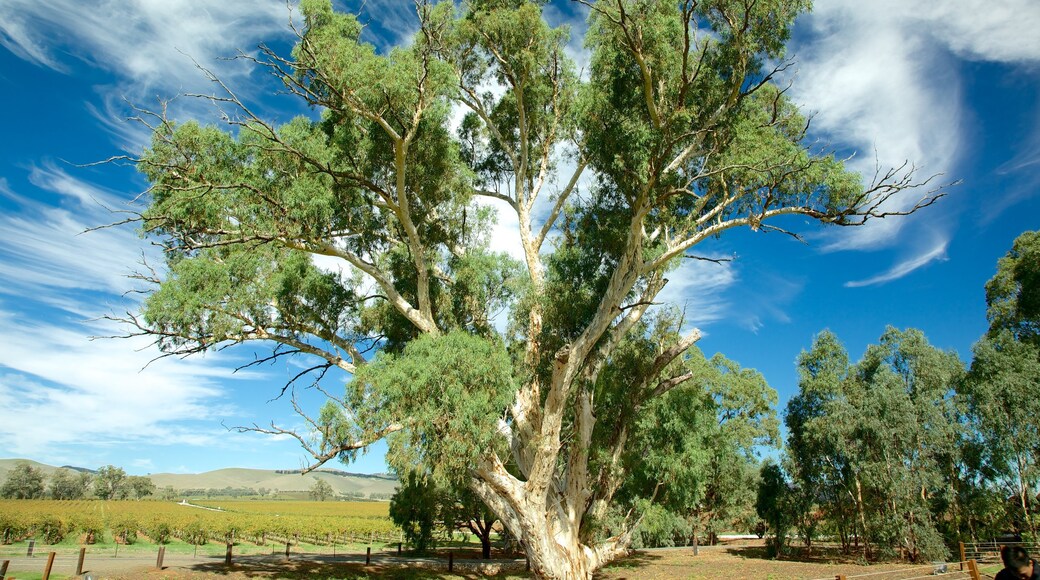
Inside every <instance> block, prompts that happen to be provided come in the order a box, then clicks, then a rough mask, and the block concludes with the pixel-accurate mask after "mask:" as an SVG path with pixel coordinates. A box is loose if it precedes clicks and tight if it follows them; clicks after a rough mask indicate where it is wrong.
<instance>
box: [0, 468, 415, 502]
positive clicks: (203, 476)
mask: <svg viewBox="0 0 1040 580" xmlns="http://www.w3.org/2000/svg"><path fill="white" fill-rule="evenodd" d="M22 462H27V463H29V464H30V465H32V466H33V467H36V468H38V469H40V470H42V471H43V473H44V474H47V475H50V474H51V473H52V472H54V471H55V470H56V469H59V468H58V467H55V466H52V465H46V464H43V463H39V462H36V461H32V460H28V459H0V481H3V480H4V479H6V478H7V472H8V471H10V470H11V469H12V468H14V466H15V465H17V464H18V463H22ZM66 468H67V469H74V470H80V471H90V470H86V469H84V468H81V467H72V466H66ZM148 477H150V478H151V479H152V482H153V483H154V484H155V486H156V487H157V488H160V489H161V488H164V487H166V486H168V485H169V486H172V487H173V488H174V489H176V490H186V489H224V488H228V487H230V488H235V489H243V488H248V489H253V490H257V491H258V490H260V489H261V488H264V489H265V490H269V491H271V492H278V493H282V492H288V493H291V492H306V491H308V490H309V489H310V488H311V487H312V486H313V485H314V482H315V481H316V480H317V479H319V478H320V479H324V480H325V481H327V482H328V483H329V485H331V486H332V489H333V490H335V492H336V493H342V494H349V495H355V494H362V495H363V496H364V497H372V495H373V494H376V497H383V498H386V497H389V495H390V494H392V493H393V492H394V490H395V489H397V479H396V478H394V477H391V476H389V475H365V474H359V473H348V472H345V471H339V470H331V469H330V470H319V471H317V472H313V473H309V474H307V475H300V473H299V471H298V470H277V471H275V470H268V469H243V468H236V467H231V468H226V469H217V470H215V471H207V472H205V473H152V474H149V476H148Z"/></svg>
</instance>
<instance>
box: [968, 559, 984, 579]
mask: <svg viewBox="0 0 1040 580" xmlns="http://www.w3.org/2000/svg"><path fill="white" fill-rule="evenodd" d="M968 575H969V576H971V580H982V579H981V578H979V564H978V562H976V561H975V559H974V558H972V559H971V560H968Z"/></svg>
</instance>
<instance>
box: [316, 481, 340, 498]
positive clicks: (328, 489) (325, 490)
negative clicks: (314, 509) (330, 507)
mask: <svg viewBox="0 0 1040 580" xmlns="http://www.w3.org/2000/svg"><path fill="white" fill-rule="evenodd" d="M334 493H335V491H334V490H333V489H332V486H331V485H329V482H327V481H325V480H324V479H317V480H315V481H314V485H312V486H311V490H310V496H311V499H313V500H315V501H325V500H327V499H329V498H330V497H332V495H333V494H334Z"/></svg>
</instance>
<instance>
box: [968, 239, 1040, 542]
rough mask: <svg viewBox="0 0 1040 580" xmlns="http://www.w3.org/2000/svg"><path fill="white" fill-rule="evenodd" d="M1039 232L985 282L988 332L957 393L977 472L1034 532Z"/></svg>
mask: <svg viewBox="0 0 1040 580" xmlns="http://www.w3.org/2000/svg"><path fill="white" fill-rule="evenodd" d="M1038 295H1040V232H1025V233H1023V234H1022V235H1020V236H1019V237H1018V238H1017V239H1016V240H1015V242H1014V244H1013V246H1012V248H1011V250H1010V251H1009V252H1008V253H1007V255H1006V256H1004V257H1002V258H1001V259H1000V260H999V262H998V263H997V273H996V275H994V276H993V278H991V279H990V280H989V282H987V283H986V304H987V306H988V308H987V312H986V314H987V317H988V318H989V322H990V326H989V330H988V331H987V333H986V336H984V337H983V338H982V339H981V340H980V341H979V342H978V343H976V344H975V347H974V358H973V360H972V364H971V371H970V373H969V375H968V378H967V380H966V381H964V385H963V388H962V395H963V398H964V401H965V405H966V407H967V416H968V417H969V420H970V422H971V426H972V430H973V432H974V433H975V434H976V438H975V441H973V443H974V444H975V448H976V449H977V450H978V452H979V453H978V462H977V468H978V470H979V471H980V472H981V473H982V474H983V475H984V476H985V477H984V478H983V479H985V480H989V481H994V482H998V484H999V485H1000V489H1001V491H1002V492H1003V494H1004V495H1005V496H1006V497H1007V496H1013V497H1014V498H1015V506H1016V509H1015V514H1014V517H1013V518H1012V525H1013V526H1014V527H1015V528H1017V529H1018V530H1019V531H1028V532H1029V533H1030V534H1032V535H1033V536H1034V537H1035V536H1036V533H1037V526H1038V522H1037V518H1036V510H1037V498H1036V496H1037V492H1038V490H1040V397H1037V395H1036V393H1037V390H1036V389H1037V384H1038V383H1040V309H1038V307H1037V304H1038V302H1040V300H1038V298H1037V296H1038Z"/></svg>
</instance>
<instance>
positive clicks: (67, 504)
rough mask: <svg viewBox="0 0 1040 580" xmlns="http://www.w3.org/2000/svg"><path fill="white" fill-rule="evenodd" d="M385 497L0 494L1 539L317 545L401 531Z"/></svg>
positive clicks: (386, 537) (381, 537) (389, 536)
mask: <svg viewBox="0 0 1040 580" xmlns="http://www.w3.org/2000/svg"><path fill="white" fill-rule="evenodd" d="M387 509H388V505H387V504H386V503H384V502H331V501H330V502H300V501H266V502H265V501H230V500H219V501H210V502H201V503H199V504H192V505H186V504H183V503H175V502H163V501H89V500H78V501H52V500H0V542H3V543H4V544H10V543H12V542H17V541H20V540H23V539H25V538H29V537H34V538H36V539H37V541H38V542H39V543H41V544H60V543H62V542H66V543H67V542H72V543H79V542H83V543H87V544H95V543H102V544H104V543H107V542H111V543H118V544H134V543H136V542H140V541H144V542H147V543H155V544H166V543H169V542H170V541H173V540H180V541H181V542H185V543H187V544H192V545H196V546H198V545H205V544H207V543H210V542H219V543H227V542H231V543H236V544H241V543H251V544H254V545H259V546H264V545H267V544H269V543H270V542H278V543H285V542H289V543H291V544H298V543H300V542H307V543H311V544H317V545H329V544H336V543H340V544H343V543H350V542H356V541H360V540H362V539H363V540H365V541H368V542H371V541H373V540H381V541H383V542H390V541H393V540H397V539H399V538H400V534H399V531H398V530H397V528H396V527H395V526H394V525H393V523H392V522H391V521H390V519H389V517H388V515H387Z"/></svg>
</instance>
